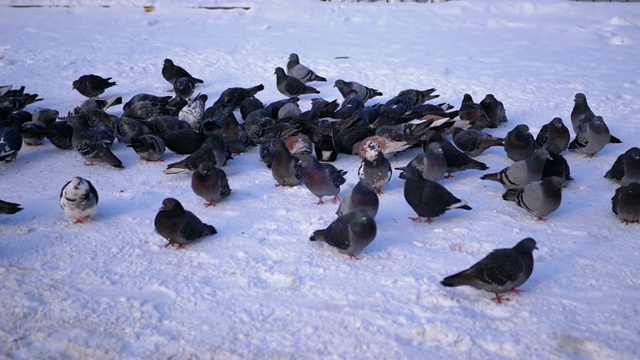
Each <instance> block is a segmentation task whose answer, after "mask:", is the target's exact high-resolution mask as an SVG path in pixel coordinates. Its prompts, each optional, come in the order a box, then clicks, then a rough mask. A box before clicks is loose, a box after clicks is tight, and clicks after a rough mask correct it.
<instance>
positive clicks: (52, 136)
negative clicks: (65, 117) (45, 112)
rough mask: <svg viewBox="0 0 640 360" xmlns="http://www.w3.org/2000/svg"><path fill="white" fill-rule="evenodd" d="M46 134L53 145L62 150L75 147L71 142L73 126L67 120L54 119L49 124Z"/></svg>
mask: <svg viewBox="0 0 640 360" xmlns="http://www.w3.org/2000/svg"><path fill="white" fill-rule="evenodd" d="M45 136H46V137H47V139H49V142H51V144H53V146H55V147H57V148H58V149H60V150H71V149H73V144H72V143H71V138H72V136H73V128H72V127H71V125H69V123H68V122H66V121H54V122H52V123H51V124H49V125H47V129H46V130H45Z"/></svg>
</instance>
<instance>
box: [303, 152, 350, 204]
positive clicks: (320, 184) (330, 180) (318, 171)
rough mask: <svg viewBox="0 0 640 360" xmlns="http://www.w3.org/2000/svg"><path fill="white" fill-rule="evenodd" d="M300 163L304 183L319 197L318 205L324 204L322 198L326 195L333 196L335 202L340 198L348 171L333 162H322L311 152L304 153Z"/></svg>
mask: <svg viewBox="0 0 640 360" xmlns="http://www.w3.org/2000/svg"><path fill="white" fill-rule="evenodd" d="M300 164H301V165H302V183H303V184H304V185H305V186H306V187H307V189H309V191H311V193H312V194H314V195H315V196H317V197H318V202H316V205H322V204H324V201H323V200H322V198H323V197H325V196H333V203H334V204H335V203H336V202H337V201H338V200H339V198H338V194H339V193H340V186H341V185H342V184H344V183H345V181H346V179H345V178H344V176H345V175H346V174H347V172H346V171H344V170H338V169H337V168H336V167H335V166H333V165H331V164H327V163H320V161H318V159H317V158H316V157H315V156H313V155H311V154H305V155H302V156H301V157H300Z"/></svg>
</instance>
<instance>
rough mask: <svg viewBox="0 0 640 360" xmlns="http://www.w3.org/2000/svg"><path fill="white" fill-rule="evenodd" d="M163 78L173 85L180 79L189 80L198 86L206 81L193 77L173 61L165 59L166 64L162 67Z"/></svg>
mask: <svg viewBox="0 0 640 360" xmlns="http://www.w3.org/2000/svg"><path fill="white" fill-rule="evenodd" d="M162 77H163V78H164V79H165V80H167V81H168V82H169V84H173V83H174V82H175V80H176V79H178V78H188V79H190V80H191V81H192V82H194V83H197V84H202V83H204V80H201V79H198V78H195V77H193V76H191V74H189V72H187V70H185V69H184V68H182V67H180V66H178V65H176V64H174V63H173V61H172V60H171V59H164V64H163V65H162Z"/></svg>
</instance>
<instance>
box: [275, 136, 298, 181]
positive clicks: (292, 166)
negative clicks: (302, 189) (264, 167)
mask: <svg viewBox="0 0 640 360" xmlns="http://www.w3.org/2000/svg"><path fill="white" fill-rule="evenodd" d="M272 146H273V161H272V162H271V175H272V176H273V178H274V179H275V180H276V186H298V185H300V181H301V180H302V165H301V164H300V160H299V159H298V158H297V157H295V156H293V155H292V154H291V152H289V149H288V148H287V146H286V145H285V143H284V141H282V140H281V139H275V140H274V141H273V142H272Z"/></svg>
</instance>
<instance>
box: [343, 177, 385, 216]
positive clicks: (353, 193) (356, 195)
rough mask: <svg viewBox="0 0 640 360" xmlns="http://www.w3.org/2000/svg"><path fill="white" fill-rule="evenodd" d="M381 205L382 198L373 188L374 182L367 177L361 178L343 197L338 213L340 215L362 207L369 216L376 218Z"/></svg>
mask: <svg viewBox="0 0 640 360" xmlns="http://www.w3.org/2000/svg"><path fill="white" fill-rule="evenodd" d="M379 207H380V199H378V194H376V192H375V190H374V189H373V184H372V183H371V182H370V181H369V180H367V179H360V181H358V183H357V184H356V186H354V187H353V189H351V190H350V191H349V192H347V193H346V194H345V195H344V196H343V197H342V200H340V206H339V207H338V211H336V214H337V215H338V216H340V215H344V214H348V213H350V212H352V211H356V210H357V209H360V208H362V209H364V210H365V211H366V212H367V214H369V216H371V217H372V218H375V217H376V215H377V214H378V208H379Z"/></svg>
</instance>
